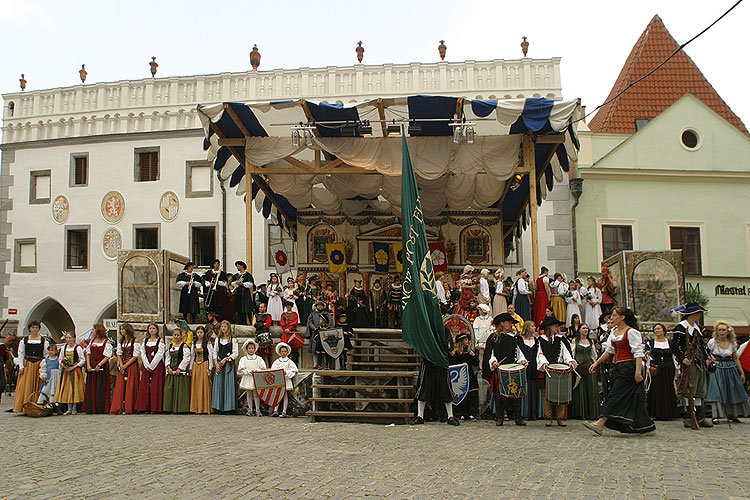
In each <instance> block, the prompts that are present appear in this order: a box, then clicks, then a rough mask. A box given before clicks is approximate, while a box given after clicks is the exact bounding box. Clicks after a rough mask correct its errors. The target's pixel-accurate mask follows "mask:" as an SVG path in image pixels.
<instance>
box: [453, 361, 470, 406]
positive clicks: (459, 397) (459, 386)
mask: <svg viewBox="0 0 750 500" xmlns="http://www.w3.org/2000/svg"><path fill="white" fill-rule="evenodd" d="M448 373H449V374H450V377H451V392H452V393H453V404H454V405H460V404H461V401H463V400H464V398H465V397H466V395H467V394H468V393H469V365H468V364H466V363H461V364H460V365H451V366H449V367H448Z"/></svg>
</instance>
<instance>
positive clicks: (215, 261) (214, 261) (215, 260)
mask: <svg viewBox="0 0 750 500" xmlns="http://www.w3.org/2000/svg"><path fill="white" fill-rule="evenodd" d="M217 262H218V263H219V264H221V261H220V260H219V259H214V260H213V261H212V262H211V265H214V264H216V263H217Z"/></svg>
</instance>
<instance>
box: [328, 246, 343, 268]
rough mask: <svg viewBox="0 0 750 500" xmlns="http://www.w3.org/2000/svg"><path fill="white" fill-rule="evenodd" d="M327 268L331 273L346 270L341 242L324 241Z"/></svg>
mask: <svg viewBox="0 0 750 500" xmlns="http://www.w3.org/2000/svg"><path fill="white" fill-rule="evenodd" d="M326 253H327V254H328V270H329V271H331V272H332V273H344V272H346V254H345V253H344V244H343V243H326Z"/></svg>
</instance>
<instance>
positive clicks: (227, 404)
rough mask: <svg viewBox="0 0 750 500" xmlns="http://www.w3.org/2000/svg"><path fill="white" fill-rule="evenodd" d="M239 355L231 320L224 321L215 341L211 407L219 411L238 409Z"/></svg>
mask: <svg viewBox="0 0 750 500" xmlns="http://www.w3.org/2000/svg"><path fill="white" fill-rule="evenodd" d="M238 355H239V346H238V345H237V339H236V338H235V337H234V332H233V331H232V325H230V324H229V321H226V320H224V321H222V322H221V326H220V327H219V336H218V337H217V338H216V341H214V367H216V373H215V374H214V385H213V394H212V396H211V407H212V408H213V409H214V410H216V411H219V412H231V411H234V410H236V409H237V388H236V386H235V383H236V381H235V376H234V373H235V360H236V359H237V356H238Z"/></svg>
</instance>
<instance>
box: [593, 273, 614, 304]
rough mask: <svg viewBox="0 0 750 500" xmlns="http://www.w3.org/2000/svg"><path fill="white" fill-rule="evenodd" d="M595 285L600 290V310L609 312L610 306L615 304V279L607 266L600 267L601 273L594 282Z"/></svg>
mask: <svg viewBox="0 0 750 500" xmlns="http://www.w3.org/2000/svg"><path fill="white" fill-rule="evenodd" d="M596 285H597V287H599V289H600V290H601V291H602V312H603V313H606V314H609V313H610V312H612V308H613V307H615V306H616V305H617V301H616V300H615V296H616V295H617V280H615V279H614V278H613V277H612V273H610V272H609V268H608V267H607V266H604V267H602V275H601V277H600V278H599V279H598V280H597V282H596Z"/></svg>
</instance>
